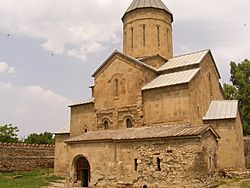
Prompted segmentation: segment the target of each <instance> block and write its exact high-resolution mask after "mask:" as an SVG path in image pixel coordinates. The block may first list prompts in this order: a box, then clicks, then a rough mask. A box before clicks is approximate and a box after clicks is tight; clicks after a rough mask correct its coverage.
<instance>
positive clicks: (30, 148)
mask: <svg viewBox="0 0 250 188" xmlns="http://www.w3.org/2000/svg"><path fill="white" fill-rule="evenodd" d="M54 149H55V148H54V145H38V144H23V143H0V172H12V171H29V170H33V169H36V168H53V167H54Z"/></svg>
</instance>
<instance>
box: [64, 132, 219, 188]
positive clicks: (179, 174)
mask: <svg viewBox="0 0 250 188" xmlns="http://www.w3.org/2000/svg"><path fill="white" fill-rule="evenodd" d="M93 148H95V149H94V150H93ZM68 151H69V152H68V153H67V154H68V155H67V159H68V165H69V166H70V168H71V174H70V175H69V177H71V178H76V175H74V173H76V172H75V169H74V167H73V166H74V161H75V158H76V157H77V156H78V155H82V151H84V157H85V158H86V159H88V161H89V163H90V164H91V166H90V169H91V171H90V173H91V181H90V184H89V187H143V185H147V186H148V187H165V185H166V184H167V185H171V187H173V188H175V187H176V188H181V187H190V188H191V187H192V188H194V187H205V186H206V185H209V184H210V183H211V182H214V181H215V180H217V179H218V176H217V174H218V171H217V162H216V161H217V160H216V158H217V154H216V151H217V140H216V138H215V137H214V135H213V134H212V133H211V132H207V133H206V134H205V135H204V137H203V138H190V139H186V140H183V139H178V138H177V139H161V140H140V141H126V142H122V141H121V142H109V141H103V142H102V143H96V142H86V143H85V144H68ZM158 160H159V162H158ZM135 163H137V164H135ZM71 182H77V180H76V179H75V180H74V179H71V180H70V181H69V185H68V186H70V185H71V186H76V184H73V185H72V184H70V183H71Z"/></svg>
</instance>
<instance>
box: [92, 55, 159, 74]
mask: <svg viewBox="0 0 250 188" xmlns="http://www.w3.org/2000/svg"><path fill="white" fill-rule="evenodd" d="M115 55H120V56H122V57H125V58H127V59H128V60H130V61H132V62H133V63H135V64H137V65H140V66H142V67H145V68H147V69H149V70H151V71H153V72H155V73H157V72H158V71H157V69H155V68H154V67H152V66H150V65H147V64H146V63H143V62H141V61H139V60H137V59H135V58H133V57H131V56H129V55H127V54H124V53H122V52H119V51H117V50H115V51H114V52H113V53H112V54H111V55H110V56H109V57H108V58H107V59H106V60H105V61H104V62H103V64H102V65H101V66H100V67H99V68H98V69H97V70H96V71H95V72H94V73H93V74H92V77H95V76H96V75H97V73H98V72H99V71H100V70H101V69H102V68H103V67H104V66H105V65H106V64H107V63H108V62H109V60H110V59H111V58H113V57H114V56H115Z"/></svg>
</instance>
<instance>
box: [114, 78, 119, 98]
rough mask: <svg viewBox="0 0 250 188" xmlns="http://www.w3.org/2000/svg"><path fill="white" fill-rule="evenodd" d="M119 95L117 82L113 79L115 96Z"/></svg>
mask: <svg viewBox="0 0 250 188" xmlns="http://www.w3.org/2000/svg"><path fill="white" fill-rule="evenodd" d="M118 95H119V81H118V80H117V79H115V96H116V97H118Z"/></svg>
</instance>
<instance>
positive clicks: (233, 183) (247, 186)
mask: <svg viewBox="0 0 250 188" xmlns="http://www.w3.org/2000/svg"><path fill="white" fill-rule="evenodd" d="M227 186H230V187H240V188H250V177H249V178H246V179H225V180H221V181H220V182H219V183H218V185H216V186H212V187H210V188H226V187H227Z"/></svg>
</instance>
